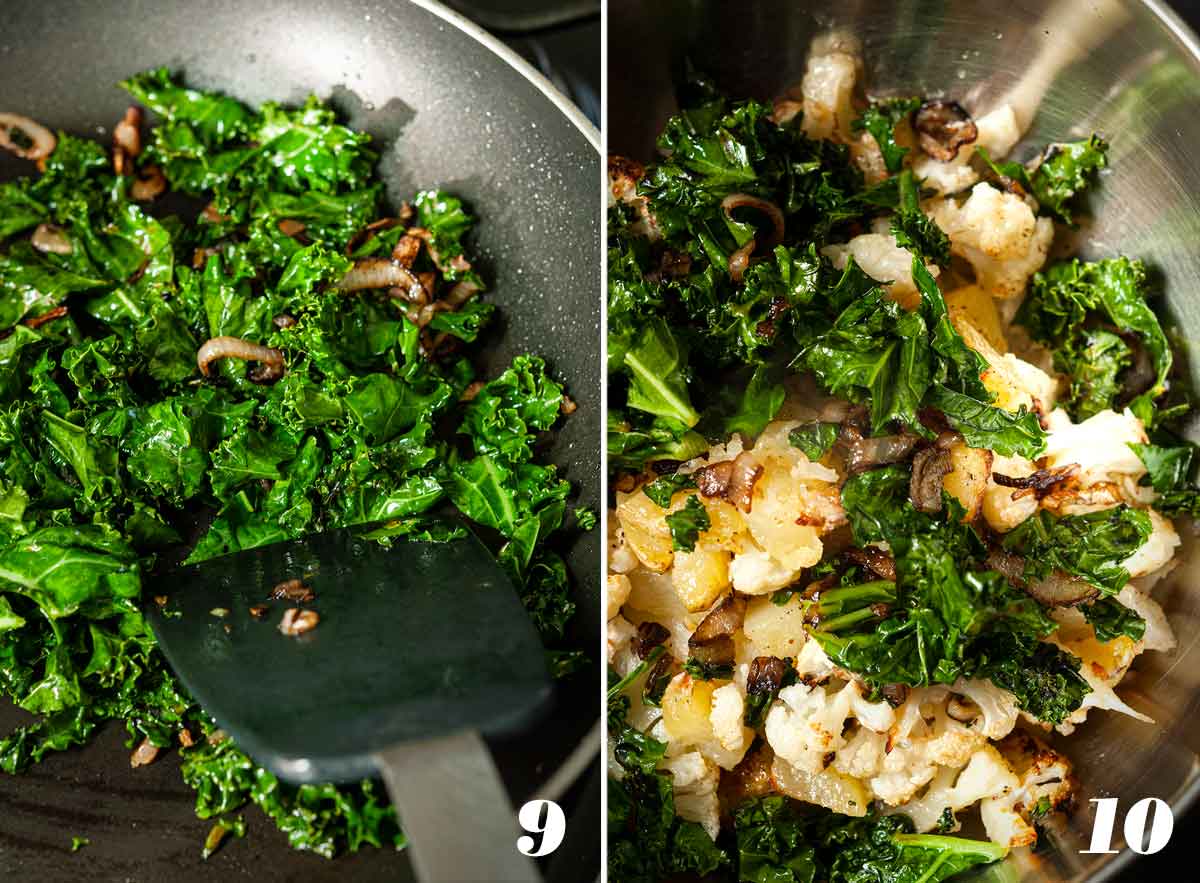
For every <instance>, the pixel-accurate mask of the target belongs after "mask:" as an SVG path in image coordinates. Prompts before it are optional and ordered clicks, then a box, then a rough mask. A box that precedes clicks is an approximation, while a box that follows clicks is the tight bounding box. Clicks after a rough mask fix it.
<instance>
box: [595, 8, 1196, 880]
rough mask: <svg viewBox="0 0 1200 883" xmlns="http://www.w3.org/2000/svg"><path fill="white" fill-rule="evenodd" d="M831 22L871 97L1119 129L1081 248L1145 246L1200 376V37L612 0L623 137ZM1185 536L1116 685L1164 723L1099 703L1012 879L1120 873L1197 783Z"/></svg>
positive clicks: (637, 146) (745, 83)
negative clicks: (1160, 631)
mask: <svg viewBox="0 0 1200 883" xmlns="http://www.w3.org/2000/svg"><path fill="white" fill-rule="evenodd" d="M833 29H847V30H849V31H850V32H851V33H853V34H854V35H856V36H857V37H858V38H859V39H860V40H861V41H862V46H863V57H864V61H865V63H866V70H867V74H866V82H867V85H868V90H869V91H870V93H871V94H878V95H911V94H917V93H920V94H924V95H944V96H946V97H949V98H953V99H956V100H958V101H960V102H961V103H962V104H963V105H964V106H965V107H967V108H968V109H969V110H971V111H973V112H977V113H982V112H985V111H986V110H988V109H990V108H991V107H992V106H994V105H995V104H997V103H999V102H1002V101H1009V102H1012V103H1013V104H1014V107H1015V108H1016V109H1017V112H1018V116H1019V117H1020V118H1021V120H1022V122H1023V123H1025V122H1027V121H1030V120H1031V125H1030V127H1029V130H1028V132H1027V133H1026V137H1025V139H1024V140H1023V141H1022V142H1021V143H1020V144H1019V145H1018V146H1017V148H1016V150H1015V151H1014V156H1016V157H1017V158H1019V159H1027V158H1028V157H1030V156H1032V155H1033V153H1034V152H1035V151H1036V150H1038V149H1040V147H1041V146H1042V145H1044V144H1045V143H1046V142H1048V141H1055V140H1064V139H1067V138H1070V137H1079V136H1081V135H1086V134H1087V133H1090V132H1092V131H1097V132H1100V133H1102V134H1104V135H1105V136H1106V137H1107V138H1109V139H1110V141H1111V143H1112V149H1111V152H1110V155H1109V158H1110V161H1111V162H1110V171H1109V172H1107V173H1106V174H1105V175H1104V179H1103V185H1102V186H1101V187H1100V188H1099V189H1098V192H1097V193H1096V194H1095V197H1094V198H1093V199H1092V201H1091V206H1092V214H1093V216H1094V220H1092V221H1091V222H1089V223H1087V224H1085V225H1084V226H1083V228H1082V229H1081V230H1080V231H1079V241H1078V243H1077V248H1078V253H1079V254H1080V255H1081V256H1082V257H1085V258H1095V257H1104V256H1111V255H1115V254H1128V255H1131V256H1136V257H1140V258H1143V259H1144V260H1146V261H1147V263H1149V264H1150V265H1152V266H1153V267H1154V268H1155V269H1156V270H1157V271H1158V272H1159V273H1160V274H1161V277H1162V280H1163V284H1162V288H1163V296H1164V298H1165V303H1166V314H1167V316H1168V317H1169V323H1168V324H1169V325H1170V326H1171V331H1172V333H1173V335H1174V337H1175V339H1176V340H1177V341H1179V343H1180V349H1181V355H1182V357H1183V359H1184V361H1185V362H1186V363H1187V365H1186V368H1187V371H1188V374H1189V376H1190V378H1191V381H1192V383H1193V386H1197V387H1198V388H1200V384H1197V381H1198V380H1200V368H1198V366H1197V365H1196V363H1195V360H1194V359H1192V358H1190V356H1191V354H1190V353H1189V349H1190V348H1191V346H1192V344H1193V342H1194V341H1196V340H1197V339H1200V162H1198V161H1197V145H1200V43H1198V42H1197V39H1196V36H1195V35H1194V34H1192V33H1191V31H1189V30H1188V29H1187V28H1186V27H1185V26H1184V25H1183V24H1182V23H1181V22H1180V21H1179V19H1178V18H1177V17H1176V16H1175V15H1174V14H1173V13H1172V12H1171V11H1170V10H1169V9H1168V8H1167V6H1166V5H1165V4H1164V3H1160V2H1154V0H1142V2H1135V0H1094V2H1083V0H1058V2H1044V0H1007V2H999V3H998V2H995V0H899V2H893V0H842V2H836V3H811V2H810V3H796V2H792V0H759V2H755V3H742V2H718V0H711V2H704V0H670V2H659V3H644V2H639V0H610V2H609V50H608V75H609V95H608V132H609V135H608V143H609V150H610V151H612V152H616V153H623V154H626V155H629V156H633V157H638V158H643V159H645V158H648V157H649V156H650V155H651V152H652V150H653V143H654V136H655V134H656V133H657V132H658V130H659V129H660V127H661V126H662V123H663V122H664V120H665V119H666V117H667V115H668V114H670V113H671V112H672V111H673V110H674V108H675V100H674V95H675V93H674V88H673V83H675V82H677V80H678V78H679V75H680V74H681V73H682V70H683V65H684V60H685V58H686V59H690V60H691V62H692V63H693V64H694V65H695V67H696V68H697V69H698V70H701V71H704V72H706V73H708V74H709V75H711V76H712V77H714V79H715V80H716V82H717V84H718V85H719V86H720V87H721V88H722V89H723V90H725V91H727V92H730V93H732V94H738V95H748V96H754V97H758V98H765V99H769V98H771V97H773V96H775V95H777V94H779V93H780V92H781V91H782V90H784V89H785V88H787V87H788V86H791V85H793V84H795V83H797V82H798V81H799V80H800V78H801V76H802V75H803V72H804V62H805V57H806V54H807V50H808V46H809V43H810V41H811V40H812V38H813V37H814V36H815V35H817V34H820V33H822V32H824V31H829V30H833ZM1195 429H1196V427H1193V435H1194V436H1195V435H1196V433H1195ZM1182 533H1183V535H1184V546H1183V549H1182V552H1181V555H1180V559H1181V561H1182V564H1181V565H1180V566H1179V567H1178V568H1177V569H1176V570H1175V571H1174V572H1173V573H1172V574H1171V575H1170V576H1169V577H1168V578H1167V579H1166V580H1164V582H1163V583H1162V584H1160V586H1159V587H1158V588H1157V589H1156V590H1155V597H1156V598H1158V599H1159V600H1160V601H1161V602H1162V604H1163V606H1164V607H1165V608H1166V610H1167V613H1168V616H1169V619H1170V622H1171V626H1172V627H1173V629H1174V631H1175V634H1176V637H1177V638H1178V640H1179V647H1178V648H1177V649H1176V650H1175V651H1173V652H1171V653H1152V652H1151V653H1146V654H1144V655H1143V656H1141V657H1140V658H1139V659H1138V660H1137V662H1136V663H1135V666H1134V669H1133V671H1132V672H1131V673H1130V674H1129V675H1128V676H1127V677H1126V679H1125V681H1124V682H1123V684H1122V686H1121V688H1120V689H1119V691H1118V692H1119V693H1120V695H1121V696H1122V697H1123V698H1124V699H1125V701H1126V702H1128V703H1129V704H1130V705H1132V706H1133V707H1134V708H1136V709H1137V710H1139V711H1142V712H1144V713H1146V714H1148V715H1150V716H1151V717H1153V718H1154V720H1155V721H1156V723H1154V724H1143V723H1139V722H1138V721H1136V720H1133V719H1132V718H1128V717H1123V716H1120V715H1117V714H1114V713H1112V712H1097V711H1094V712H1093V713H1092V715H1091V717H1090V719H1089V720H1088V722H1087V723H1086V724H1085V725H1084V726H1083V727H1081V728H1080V729H1079V730H1077V731H1076V733H1075V734H1074V735H1073V736H1072V737H1071V738H1069V739H1064V740H1060V742H1061V747H1063V748H1064V750H1065V751H1066V753H1067V754H1068V756H1069V757H1070V758H1071V759H1072V760H1073V761H1074V763H1075V767H1076V772H1077V774H1078V775H1079V777H1080V779H1081V781H1082V792H1081V794H1080V795H1079V801H1078V810H1077V812H1076V813H1075V814H1074V816H1073V817H1072V818H1071V819H1070V820H1069V821H1066V822H1061V823H1059V822H1056V823H1055V824H1053V825H1052V826H1051V827H1050V828H1049V829H1048V830H1047V831H1046V832H1045V833H1044V834H1043V837H1042V845H1041V846H1040V847H1039V849H1038V851H1037V854H1036V855H1032V854H1029V852H1028V851H1027V850H1019V851H1017V852H1016V853H1014V854H1013V856H1012V857H1011V858H1010V859H1008V861H1007V863H1006V865H1005V867H1004V869H1003V870H1002V871H1000V874H1001V876H1003V877H1007V878H1010V879H1023V880H1037V881H1060V880H1062V881H1066V880H1105V879H1109V878H1110V877H1112V876H1113V875H1115V874H1116V873H1117V872H1118V871H1119V870H1121V869H1123V868H1125V866H1126V865H1127V864H1128V862H1129V861H1130V860H1131V859H1133V858H1136V855H1135V854H1134V853H1133V851H1132V850H1130V849H1127V848H1125V843H1124V841H1123V838H1122V836H1121V827H1122V825H1121V821H1122V820H1123V819H1124V815H1125V811H1126V810H1127V809H1128V808H1129V807H1130V806H1131V805H1132V804H1133V802H1134V801H1136V800H1138V799H1141V798H1143V797H1158V798H1161V799H1162V800H1165V801H1166V802H1167V803H1169V804H1170V805H1171V806H1172V808H1173V810H1174V814H1175V817H1176V821H1177V822H1178V819H1179V817H1180V815H1181V813H1182V812H1183V811H1184V809H1185V808H1186V807H1188V806H1189V805H1190V804H1191V803H1192V801H1193V800H1194V798H1195V796H1196V794H1197V791H1198V790H1200V768H1198V763H1197V761H1198V757H1197V751H1198V749H1200V727H1198V726H1197V723H1200V714H1198V711H1200V647H1198V646H1197V644H1198V643H1200V632H1198V618H1200V554H1197V551H1196V541H1195V537H1194V536H1193V535H1192V532H1191V531H1182ZM1095 797H1117V798H1119V799H1120V803H1119V808H1120V809H1119V812H1118V815H1117V825H1116V830H1115V835H1114V839H1113V846H1112V848H1113V849H1117V850H1120V853H1119V854H1118V855H1089V854H1082V850H1086V849H1088V844H1089V841H1090V837H1091V829H1092V822H1093V819H1094V812H1093V807H1092V805H1091V804H1089V803H1088V801H1089V800H1090V799H1091V798H1095ZM1170 848H1173V849H1175V850H1176V851H1178V850H1180V849H1182V848H1186V847H1183V846H1181V844H1180V843H1179V842H1178V841H1177V840H1176V841H1174V842H1173V843H1172V846H1171V847H1170ZM986 873H988V874H996V873H997V872H996V871H995V870H992V871H990V872H986ZM1133 873H1134V875H1135V876H1137V869H1136V868H1134V869H1133Z"/></svg>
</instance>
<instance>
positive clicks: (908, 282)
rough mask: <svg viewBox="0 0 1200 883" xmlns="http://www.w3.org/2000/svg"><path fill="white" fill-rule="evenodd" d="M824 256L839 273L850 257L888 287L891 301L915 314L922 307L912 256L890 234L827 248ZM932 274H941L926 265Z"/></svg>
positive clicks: (868, 237)
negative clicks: (914, 275)
mask: <svg viewBox="0 0 1200 883" xmlns="http://www.w3.org/2000/svg"><path fill="white" fill-rule="evenodd" d="M821 254H823V255H825V257H827V258H829V259H830V260H831V261H833V265H834V266H835V267H837V268H838V269H839V270H842V269H845V267H846V264H847V263H848V262H849V259H850V258H851V257H853V258H854V263H856V264H858V266H859V268H860V269H861V270H862V271H863V272H864V273H866V274H867V275H868V276H870V277H871V278H872V279H874V280H875V281H876V282H881V283H885V284H886V286H887V292H888V297H890V298H891V299H892V300H894V301H896V302H897V303H898V304H900V305H901V306H902V307H904V308H905V309H906V310H914V309H916V308H917V307H918V306H919V305H920V303H921V295H920V293H919V292H918V291H917V285H916V283H915V282H913V277H912V260H913V256H912V252H910V251H908V250H907V249H904V248H901V247H900V246H899V245H897V244H896V238H895V237H894V236H892V234H891V233H863V234H862V235H861V236H855V237H854V238H853V239H851V240H850V241H849V242H846V243H844V244H841V245H827V246H825V247H824V248H823V249H821ZM926 266H927V268H928V270H929V272H930V274H931V275H933V276H937V275H938V273H939V272H940V270H939V269H938V268H937V267H936V266H935V265H932V264H928V265H926Z"/></svg>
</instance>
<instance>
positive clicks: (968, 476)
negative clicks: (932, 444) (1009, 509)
mask: <svg viewBox="0 0 1200 883" xmlns="http://www.w3.org/2000/svg"><path fill="white" fill-rule="evenodd" d="M991 474H992V452H991V451H989V450H987V449H985V448H970V447H967V445H966V444H964V443H963V442H955V443H954V444H953V445H952V446H951V447H950V471H949V472H948V473H946V477H945V478H943V479H942V487H943V488H944V489H945V491H946V493H948V494H950V496H952V497H954V499H956V500H958V502H960V503H962V505H963V508H964V509H966V510H967V514H966V516H965V517H964V520H965V521H973V520H974V519H975V517H976V516H978V515H979V513H980V511H981V510H982V508H983V498H984V495H985V494H986V493H987V487H988V478H989V477H990V476H991Z"/></svg>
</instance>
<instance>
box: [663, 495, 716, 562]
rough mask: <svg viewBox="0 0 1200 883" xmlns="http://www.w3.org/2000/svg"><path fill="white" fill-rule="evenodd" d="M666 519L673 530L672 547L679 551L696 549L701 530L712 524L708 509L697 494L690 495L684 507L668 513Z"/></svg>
mask: <svg viewBox="0 0 1200 883" xmlns="http://www.w3.org/2000/svg"><path fill="white" fill-rule="evenodd" d="M666 521H667V527H668V528H670V530H671V548H672V549H674V550H675V551H677V552H691V551H694V550H695V548H696V540H697V539H698V538H699V536H700V532H701V531H705V530H708V529H709V528H710V527H711V526H712V522H711V521H710V520H709V517H708V510H707V509H705V508H704V504H703V503H701V502H700V497H699V496H697V495H696V494H692V495H691V496H689V497H688V498H687V503H686V504H685V505H684V507H683V508H682V509H678V510H676V511H674V512H672V513H671V514H670V515H668V516H667V517H666Z"/></svg>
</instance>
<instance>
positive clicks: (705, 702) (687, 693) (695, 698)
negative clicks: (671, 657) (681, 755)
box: [662, 672, 727, 745]
mask: <svg viewBox="0 0 1200 883" xmlns="http://www.w3.org/2000/svg"><path fill="white" fill-rule="evenodd" d="M724 683H727V682H724V681H722V682H718V681H698V680H696V679H695V678H693V677H692V676H691V675H689V674H688V673H687V672H680V673H679V674H677V675H675V677H673V678H672V679H671V682H670V683H669V684H667V689H666V691H665V692H664V693H663V698H662V713H663V726H664V727H666V730H667V735H668V736H670V737H671V741H672V742H679V743H681V744H684V745H700V744H703V743H705V742H708V741H709V740H711V739H713V738H714V736H713V728H712V720H711V718H710V716H711V715H712V699H713V692H714V691H715V690H716V689H717V687H718V686H721V685H722V684H724Z"/></svg>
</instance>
